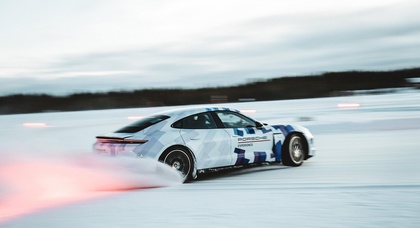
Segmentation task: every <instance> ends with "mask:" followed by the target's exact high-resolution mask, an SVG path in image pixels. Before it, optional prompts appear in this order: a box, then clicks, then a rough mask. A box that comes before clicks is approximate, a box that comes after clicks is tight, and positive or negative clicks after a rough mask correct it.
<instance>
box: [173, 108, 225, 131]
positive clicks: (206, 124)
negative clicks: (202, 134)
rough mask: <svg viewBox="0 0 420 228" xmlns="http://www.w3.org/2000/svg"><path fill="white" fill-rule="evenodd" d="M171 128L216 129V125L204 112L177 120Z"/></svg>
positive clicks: (208, 114)
mask: <svg viewBox="0 0 420 228" xmlns="http://www.w3.org/2000/svg"><path fill="white" fill-rule="evenodd" d="M172 127H174V128H183V129H213V128H217V125H216V123H215V122H214V120H213V118H212V117H211V115H210V113H207V112H204V113H199V114H195V115H192V116H189V117H186V118H184V119H182V120H179V121H177V122H176V123H174V124H173V125H172Z"/></svg>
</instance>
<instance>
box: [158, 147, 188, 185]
mask: <svg viewBox="0 0 420 228" xmlns="http://www.w3.org/2000/svg"><path fill="white" fill-rule="evenodd" d="M164 154H165V156H163V158H162V159H161V162H163V163H165V164H167V165H169V166H170V167H172V168H174V169H176V170H177V171H178V172H180V173H181V175H182V177H183V182H185V181H188V180H191V179H192V171H193V159H192V158H191V156H190V153H189V152H188V151H187V150H185V149H184V148H181V147H174V148H170V149H169V150H168V151H167V152H166V153H164Z"/></svg>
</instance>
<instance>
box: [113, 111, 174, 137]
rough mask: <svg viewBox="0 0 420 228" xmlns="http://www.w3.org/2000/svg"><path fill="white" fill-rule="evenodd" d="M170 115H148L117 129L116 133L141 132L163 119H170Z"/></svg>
mask: <svg viewBox="0 0 420 228" xmlns="http://www.w3.org/2000/svg"><path fill="white" fill-rule="evenodd" d="M168 118H169V116H165V115H154V116H148V117H145V118H142V119H140V120H138V121H136V122H134V123H132V124H130V125H128V126H125V127H123V128H121V129H119V130H117V131H115V133H135V132H139V131H141V130H143V129H146V128H148V127H150V126H152V125H154V124H157V123H159V122H161V121H163V120H166V119H168Z"/></svg>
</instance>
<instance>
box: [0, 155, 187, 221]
mask: <svg viewBox="0 0 420 228" xmlns="http://www.w3.org/2000/svg"><path fill="white" fill-rule="evenodd" d="M179 183H182V178H181V175H180V174H179V173H178V172H177V171H175V170H174V169H172V168H170V167H169V166H167V165H164V164H162V163H159V162H157V161H154V160H152V159H146V158H145V159H139V158H128V157H102V156H96V155H76V156H61V157H48V158H47V157H44V158H16V157H15V158H10V157H9V158H7V159H2V161H0V205H1V206H0V221H2V220H6V219H8V218H11V217H15V216H17V215H20V214H24V213H29V212H32V211H37V210H38V209H41V208H45V207H51V206H57V205H60V204H65V203H72V202H75V201H80V200H84V199H89V198H92V197H98V196H103V195H105V194H109V193H113V192H114V193H115V192H117V191H123V190H134V189H143V188H155V187H164V186H170V185H174V184H179Z"/></svg>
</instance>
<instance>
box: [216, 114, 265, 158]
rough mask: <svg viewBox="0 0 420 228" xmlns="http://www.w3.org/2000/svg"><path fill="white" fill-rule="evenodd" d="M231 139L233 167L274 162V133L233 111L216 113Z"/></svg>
mask: <svg viewBox="0 0 420 228" xmlns="http://www.w3.org/2000/svg"><path fill="white" fill-rule="evenodd" d="M215 113H216V115H217V117H218V119H220V121H221V123H222V124H223V127H224V128H225V129H226V131H227V132H228V134H229V136H230V139H231V147H232V148H231V151H232V152H233V156H234V162H233V165H245V164H249V163H261V162H265V161H271V160H273V132H272V130H271V129H270V128H266V127H264V126H259V125H258V124H257V122H256V121H254V120H252V119H250V118H248V117H246V116H244V115H242V114H240V113H238V112H233V111H216V112H215Z"/></svg>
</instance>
